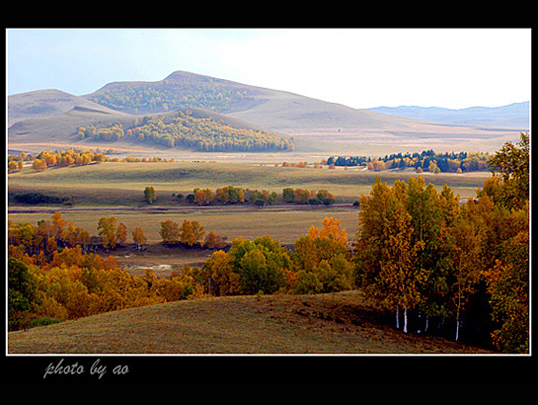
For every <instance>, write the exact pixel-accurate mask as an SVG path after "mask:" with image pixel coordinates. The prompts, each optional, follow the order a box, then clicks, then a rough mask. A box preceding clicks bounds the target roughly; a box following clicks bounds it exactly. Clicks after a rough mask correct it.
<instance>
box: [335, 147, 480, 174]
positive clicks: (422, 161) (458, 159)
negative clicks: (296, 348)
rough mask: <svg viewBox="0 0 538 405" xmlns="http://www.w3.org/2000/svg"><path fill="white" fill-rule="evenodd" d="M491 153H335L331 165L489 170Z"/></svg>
mask: <svg viewBox="0 0 538 405" xmlns="http://www.w3.org/2000/svg"><path fill="white" fill-rule="evenodd" d="M489 158H490V155H489V154H488V153H482V152H459V153H454V152H450V153H449V152H445V153H436V152H434V151H433V149H430V150H427V151H422V152H421V153H418V152H415V153H409V152H407V153H404V154H402V153H393V154H390V155H385V156H384V157H378V158H372V157H368V156H331V157H329V158H328V159H327V164H328V165H335V166H367V168H368V170H372V171H376V172H377V171H381V170H389V169H405V168H408V167H411V168H414V169H416V170H417V171H418V172H419V173H420V172H421V171H429V172H431V173H440V172H443V173H445V172H446V173H463V172H472V171H479V170H487V168H488V165H487V162H488V159H489Z"/></svg>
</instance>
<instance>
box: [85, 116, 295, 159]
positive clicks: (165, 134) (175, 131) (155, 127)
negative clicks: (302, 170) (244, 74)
mask: <svg viewBox="0 0 538 405" xmlns="http://www.w3.org/2000/svg"><path fill="white" fill-rule="evenodd" d="M78 136H79V138H80V139H86V138H90V139H93V140H97V141H99V140H104V141H118V140H120V139H121V138H123V137H124V136H125V137H127V138H131V139H136V140H138V141H139V142H151V143H158V144H161V145H165V146H168V147H170V148H173V147H186V148H192V149H196V150H199V151H203V152H223V151H243V152H261V151H286V150H293V149H294V144H293V140H292V139H291V138H281V137H279V136H278V135H275V134H273V133H272V132H267V131H264V130H261V129H247V128H234V127H231V126H229V125H226V124H225V123H223V122H218V121H217V120H215V119H213V118H210V117H203V118H195V117H194V116H192V114H191V112H190V110H186V111H185V112H183V111H178V113H177V116H176V117H175V118H173V119H172V121H171V122H168V123H166V122H165V119H164V116H163V115H158V116H145V117H144V118H143V120H142V124H139V122H138V119H135V120H134V123H133V127H132V128H130V129H128V130H127V131H124V129H123V128H122V126H121V124H120V123H114V124H112V125H111V126H109V127H108V128H103V129H99V130H96V129H95V127H94V126H93V125H88V126H87V127H79V128H78Z"/></svg>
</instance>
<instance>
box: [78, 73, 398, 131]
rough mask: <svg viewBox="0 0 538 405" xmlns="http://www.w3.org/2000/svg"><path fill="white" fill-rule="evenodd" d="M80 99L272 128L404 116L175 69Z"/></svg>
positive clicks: (352, 124)
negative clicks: (191, 111)
mask: <svg viewBox="0 0 538 405" xmlns="http://www.w3.org/2000/svg"><path fill="white" fill-rule="evenodd" d="M82 97H83V98H84V99H86V100H89V101H92V102H94V103H97V104H100V105H103V106H105V107H108V108H110V109H114V110H116V111H121V112H126V113H129V114H159V113H163V112H167V111H170V110H174V109H178V108H185V107H197V108H203V109H207V110H211V111H215V112H219V113H222V114H226V115H230V116H232V117H237V118H240V119H242V120H244V121H247V122H251V123H252V124H254V125H257V126H259V127H262V128H266V129H269V130H272V131H276V132H284V133H288V132H292V133H293V132H297V131H299V132H301V131H305V130H308V131H310V130H313V129H316V130H317V129H320V128H324V129H342V128H365V127H366V128H380V127H385V126H387V125H388V126H394V125H395V124H396V123H397V124H398V125H399V126H401V123H403V122H406V121H408V120H405V119H401V118H397V117H390V116H386V115H384V114H378V113H376V112H370V111H367V110H356V109H353V108H350V107H346V106H343V105H340V104H334V103H328V102H325V101H321V100H316V99H312V98H308V97H304V96H301V95H298V94H293V93H289V92H285V91H279V90H271V89H266V88H262V87H256V86H250V85H245V84H241V83H237V82H233V81H229V80H223V79H217V78H213V77H209V76H203V75H198V74H195V73H190V72H184V71H177V72H174V73H172V74H170V75H169V76H167V77H166V78H165V79H163V80H161V81H157V82H115V83H109V84H107V85H106V86H104V87H103V88H101V89H99V90H98V91H96V92H95V93H92V94H88V95H85V96H82Z"/></svg>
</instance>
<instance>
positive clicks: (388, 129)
mask: <svg viewBox="0 0 538 405" xmlns="http://www.w3.org/2000/svg"><path fill="white" fill-rule="evenodd" d="M8 103H9V114H10V123H12V122H13V124H11V126H10V127H9V144H10V149H20V150H34V151H36V150H42V149H43V148H44V147H48V148H51V147H54V146H58V147H73V146H80V147H94V148H95V147H96V146H98V147H105V148H107V149H108V148H113V149H114V150H116V151H125V153H133V152H138V153H142V152H144V151H146V152H152V151H155V150H160V151H163V150H166V151H169V152H170V153H172V154H176V155H177V156H178V157H179V155H181V154H182V153H185V152H186V150H185V149H184V148H177V147H176V148H172V149H166V148H165V147H161V146H159V147H157V146H155V145H151V144H148V143H147V142H146V143H139V142H136V139H131V140H129V139H122V140H120V141H118V142H112V143H96V142H88V140H86V139H85V140H82V141H81V140H79V139H78V138H77V128H78V127H79V126H87V125H89V124H93V125H94V126H95V127H96V128H104V127H106V126H108V125H110V124H111V123H113V122H120V123H121V124H122V125H123V128H124V129H125V130H127V129H128V128H130V127H132V122H133V119H134V118H138V119H139V120H141V119H142V118H143V116H145V115H155V114H165V115H168V114H172V113H173V112H174V111H175V110H177V109H179V108H190V109H197V110H198V111H206V112H207V114H211V116H212V117H218V118H217V119H218V120H221V121H226V120H229V119H234V120H236V121H235V125H236V126H237V125H239V126H242V127H245V128H260V129H263V130H266V131H271V132H273V133H276V134H280V135H286V136H293V137H294V142H295V144H296V150H295V152H296V153H299V155H300V154H301V153H303V156H309V155H310V154H312V153H318V154H324V155H325V154H346V155H350V154H351V155H372V156H376V155H377V156H379V155H384V154H386V153H398V152H406V151H409V152H415V151H422V150H424V149H425V148H433V149H435V150H436V151H438V152H443V151H453V150H457V151H460V150H463V151H477V150H481V151H494V150H497V149H499V148H500V146H502V144H504V143H505V142H506V141H507V140H517V139H518V136H519V132H518V131H519V129H517V128H497V127H485V126H469V125H457V124H450V123H436V122H429V121H424V120H417V119H414V118H408V117H399V116H396V115H390V114H385V113H381V112H376V111H369V110H359V109H353V108H350V107H346V106H344V105H340V104H335V103H328V102H325V101H321V100H316V99H312V98H308V97H304V96H301V95H297V94H293V93H289V92H285V91H278V90H271V89H265V88H261V87H255V86H249V85H245V84H241V83H236V82H232V81H228V80H223V79H217V78H213V77H208V76H203V75H198V74H194V73H189V72H183V71H177V72H173V73H172V74H170V75H169V76H167V77H166V78H165V79H163V80H161V81H157V82H114V83H109V84H107V85H105V86H104V87H102V88H101V89H99V90H98V91H96V92H94V93H92V94H88V95H84V96H81V97H76V96H71V95H68V94H66V93H62V92H58V91H54V90H46V91H41V92H32V93H25V94H22V95H13V96H9V98H8ZM191 152H192V150H191ZM286 153H290V152H286Z"/></svg>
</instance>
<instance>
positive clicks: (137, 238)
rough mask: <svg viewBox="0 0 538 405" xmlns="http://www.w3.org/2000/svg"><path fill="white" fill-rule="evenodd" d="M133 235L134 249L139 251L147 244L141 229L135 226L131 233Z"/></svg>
mask: <svg viewBox="0 0 538 405" xmlns="http://www.w3.org/2000/svg"><path fill="white" fill-rule="evenodd" d="M132 235H133V242H134V243H136V249H137V250H138V251H141V250H143V249H144V245H145V244H146V242H147V238H146V236H145V235H144V231H143V230H142V228H141V227H139V226H137V227H136V228H135V230H134V231H133V233H132Z"/></svg>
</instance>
